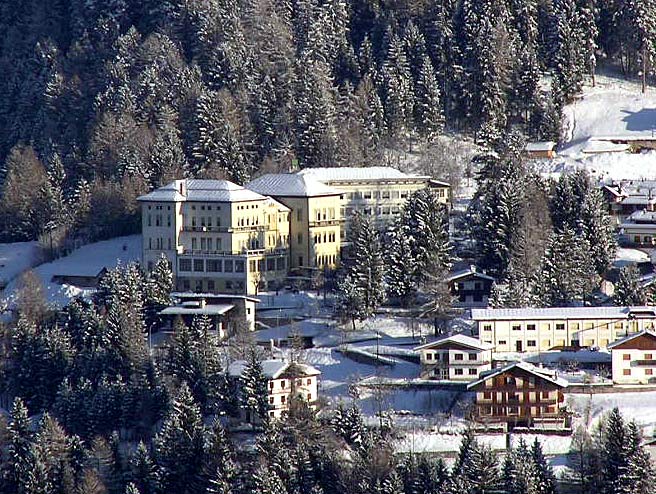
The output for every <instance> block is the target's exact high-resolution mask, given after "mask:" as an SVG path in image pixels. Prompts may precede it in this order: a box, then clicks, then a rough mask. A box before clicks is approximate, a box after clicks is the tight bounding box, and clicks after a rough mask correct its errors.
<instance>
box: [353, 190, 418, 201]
mask: <svg viewBox="0 0 656 494" xmlns="http://www.w3.org/2000/svg"><path fill="white" fill-rule="evenodd" d="M411 193H412V191H409V190H361V191H355V192H348V193H347V194H346V198H347V199H350V200H353V199H355V200H358V199H399V198H401V199H407V197H408V196H409V195H410V194H411Z"/></svg>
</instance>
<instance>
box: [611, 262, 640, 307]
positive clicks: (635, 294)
mask: <svg viewBox="0 0 656 494" xmlns="http://www.w3.org/2000/svg"><path fill="white" fill-rule="evenodd" d="M613 303H614V304H615V305H618V306H629V305H645V304H646V303H647V293H646V291H645V289H644V288H643V286H642V283H640V271H639V270H638V268H637V267H636V266H635V265H634V264H629V265H627V266H623V267H622V268H621V269H620V273H619V276H618V278H617V283H615V293H614V294H613Z"/></svg>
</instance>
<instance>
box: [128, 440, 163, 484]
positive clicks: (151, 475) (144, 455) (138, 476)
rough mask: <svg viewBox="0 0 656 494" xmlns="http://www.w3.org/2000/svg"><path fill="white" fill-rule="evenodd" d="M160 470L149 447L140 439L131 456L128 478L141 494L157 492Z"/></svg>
mask: <svg viewBox="0 0 656 494" xmlns="http://www.w3.org/2000/svg"><path fill="white" fill-rule="evenodd" d="M159 477H160V475H159V471H158V469H157V466H156V465H155V463H154V462H153V460H152V458H151V456H150V452H149V451H148V447H147V446H146V445H145V444H144V443H143V442H142V441H140V442H139V444H138V445H137V449H136V451H135V452H134V454H133V455H132V456H131V457H130V463H129V470H128V478H129V479H130V482H131V483H132V484H133V485H134V486H135V488H137V489H138V492H139V493H140V494H156V492H157V489H158V485H159V484H158V483H159Z"/></svg>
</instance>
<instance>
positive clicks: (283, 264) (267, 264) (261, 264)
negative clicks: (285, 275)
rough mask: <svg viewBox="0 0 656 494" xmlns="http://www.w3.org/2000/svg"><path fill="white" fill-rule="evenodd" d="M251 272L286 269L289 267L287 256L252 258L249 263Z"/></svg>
mask: <svg viewBox="0 0 656 494" xmlns="http://www.w3.org/2000/svg"><path fill="white" fill-rule="evenodd" d="M248 268H249V271H250V272H251V273H259V272H262V273H264V272H267V271H285V270H286V269H287V258H286V257H269V258H267V259H257V260H255V259H251V260H250V261H249V263H248Z"/></svg>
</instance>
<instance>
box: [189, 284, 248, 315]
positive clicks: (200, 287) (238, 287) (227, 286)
mask: <svg viewBox="0 0 656 494" xmlns="http://www.w3.org/2000/svg"><path fill="white" fill-rule="evenodd" d="M206 283H207V289H205V288H204V287H203V280H195V281H194V290H195V291H196V292H204V291H208V292H212V293H213V292H214V291H215V290H216V282H215V281H214V280H207V281H206ZM178 286H179V289H180V290H182V291H184V292H188V291H190V290H191V282H190V281H189V280H187V279H182V280H179V281H178ZM225 289H226V290H228V291H230V290H237V291H243V290H244V282H243V281H240V280H237V281H232V280H226V282H225ZM248 310H250V309H248Z"/></svg>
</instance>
